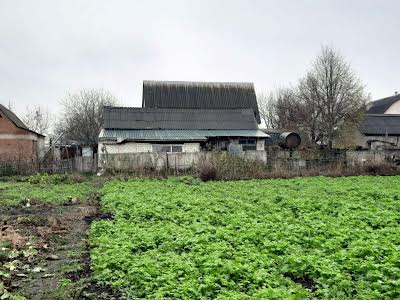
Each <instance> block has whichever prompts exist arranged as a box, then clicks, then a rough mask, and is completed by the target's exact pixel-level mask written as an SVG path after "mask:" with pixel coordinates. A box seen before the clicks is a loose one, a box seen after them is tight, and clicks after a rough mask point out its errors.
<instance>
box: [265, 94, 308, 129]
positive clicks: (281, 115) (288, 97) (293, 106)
mask: <svg viewBox="0 0 400 300" xmlns="http://www.w3.org/2000/svg"><path fill="white" fill-rule="evenodd" d="M258 104H259V111H260V115H261V118H262V119H263V121H264V123H265V125H266V126H267V127H268V128H275V129H278V128H279V129H288V130H294V129H298V128H299V125H300V124H301V117H300V113H301V111H302V108H301V107H300V103H299V102H298V101H297V98H296V93H295V90H294V89H293V88H287V87H279V88H276V89H275V90H273V91H270V92H268V93H266V94H260V95H259V97H258Z"/></svg>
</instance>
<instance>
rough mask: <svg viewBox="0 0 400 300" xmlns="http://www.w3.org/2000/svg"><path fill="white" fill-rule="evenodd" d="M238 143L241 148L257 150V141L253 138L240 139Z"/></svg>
mask: <svg viewBox="0 0 400 300" xmlns="http://www.w3.org/2000/svg"><path fill="white" fill-rule="evenodd" d="M239 144H240V145H242V150H243V151H247V150H257V145H256V144H257V143H256V140H255V139H240V140H239Z"/></svg>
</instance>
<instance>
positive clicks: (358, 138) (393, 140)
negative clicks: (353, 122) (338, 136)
mask: <svg viewBox="0 0 400 300" xmlns="http://www.w3.org/2000/svg"><path fill="white" fill-rule="evenodd" d="M371 140H373V141H381V142H383V143H385V144H388V143H390V144H393V145H395V146H399V147H400V136H387V137H386V136H382V135H377V136H371V135H368V136H367V135H364V134H362V133H361V132H360V131H358V130H357V131H356V133H355V135H354V144H355V145H356V146H361V147H363V148H366V149H369V147H370V146H369V144H368V141H371ZM376 144H379V143H376ZM372 147H374V146H373V145H372ZM372 150H375V149H372Z"/></svg>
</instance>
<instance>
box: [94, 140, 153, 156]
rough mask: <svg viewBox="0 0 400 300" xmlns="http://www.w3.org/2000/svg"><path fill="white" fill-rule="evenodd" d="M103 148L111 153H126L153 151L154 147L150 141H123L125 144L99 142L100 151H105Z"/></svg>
mask: <svg viewBox="0 0 400 300" xmlns="http://www.w3.org/2000/svg"><path fill="white" fill-rule="evenodd" d="M103 148H105V149H106V153H109V154H124V153H139V152H151V151H152V147H151V144H149V143H123V144H106V143H99V149H100V153H103V152H102V150H103Z"/></svg>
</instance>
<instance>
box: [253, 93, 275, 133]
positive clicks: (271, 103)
mask: <svg viewBox="0 0 400 300" xmlns="http://www.w3.org/2000/svg"><path fill="white" fill-rule="evenodd" d="M257 102H258V110H259V112H260V116H261V119H262V120H263V122H264V124H265V126H266V127H267V128H277V119H278V116H277V115H276V109H275V107H276V101H275V96H274V93H273V92H268V93H261V94H259V95H257Z"/></svg>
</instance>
